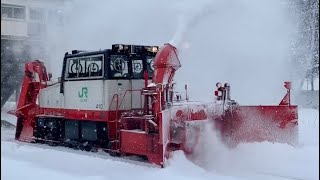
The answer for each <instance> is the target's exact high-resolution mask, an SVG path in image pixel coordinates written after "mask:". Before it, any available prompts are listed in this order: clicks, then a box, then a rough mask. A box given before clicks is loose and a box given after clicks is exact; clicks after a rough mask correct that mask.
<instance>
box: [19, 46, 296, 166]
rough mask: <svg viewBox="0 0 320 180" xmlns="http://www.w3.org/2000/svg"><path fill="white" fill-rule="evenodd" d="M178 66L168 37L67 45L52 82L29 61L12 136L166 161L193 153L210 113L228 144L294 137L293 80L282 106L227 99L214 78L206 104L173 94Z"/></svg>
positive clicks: (39, 65)
mask: <svg viewBox="0 0 320 180" xmlns="http://www.w3.org/2000/svg"><path fill="white" fill-rule="evenodd" d="M180 66H181V65H180V61H179V58H178V55H177V50H176V48H175V47H174V46H172V45H171V44H165V45H164V46H163V47H162V48H161V49H159V48H158V47H157V46H137V45H122V44H115V45H113V46H112V49H106V50H101V51H96V52H82V51H73V52H72V54H68V53H66V55H65V58H64V63H63V68H62V74H61V78H60V79H59V81H57V82H53V81H51V80H50V78H49V75H48V74H47V72H46V68H45V66H44V64H43V62H41V61H38V60H35V61H32V62H29V63H27V64H26V66H25V76H24V81H23V85H22V90H21V94H20V98H19V103H18V106H17V110H16V111H15V114H16V116H17V118H18V120H17V128H16V139H17V140H19V141H25V142H41V143H48V144H51V145H63V146H67V147H72V148H78V149H83V150H87V151H93V150H97V149H103V150H105V151H107V152H109V153H110V154H111V155H122V156H123V155H139V156H144V157H146V158H147V159H148V161H149V162H151V163H154V164H157V165H160V166H162V167H163V166H165V164H166V159H167V158H169V156H170V152H171V151H174V150H183V151H185V152H186V153H192V152H193V149H194V147H195V146H196V145H197V143H198V139H199V133H200V131H201V128H202V127H203V125H205V122H207V121H210V120H213V121H214V122H215V125H216V130H218V131H219V132H221V134H222V137H223V138H224V140H225V141H226V142H233V143H231V144H236V143H239V142H243V141H264V140H268V141H273V142H274V141H279V142H287V143H290V142H292V139H294V138H295V137H296V135H297V131H296V130H297V124H296V123H295V124H293V123H290V122H293V121H295V122H297V106H292V105H290V102H287V100H289V99H290V97H289V95H290V90H289V89H290V88H288V92H287V95H286V97H285V98H284V100H283V101H282V102H281V103H280V105H279V106H239V105H238V104H237V103H235V101H233V100H231V99H230V96H229V92H230V87H229V86H228V85H225V86H224V87H222V86H219V91H221V92H220V93H217V94H216V95H217V100H216V102H214V103H212V104H209V105H208V104H203V103H195V102H183V101H180V102H175V101H174V93H173V92H174V91H173V78H174V74H175V72H176V70H177V69H179V68H180ZM288 85H289V84H288ZM247 112H250V114H251V115H252V114H253V113H254V114H255V115H254V116H250V117H248V116H247V114H248V113H247ZM257 119H259V120H257ZM275 124H276V125H275ZM288 124H290V125H288ZM250 125H251V126H250ZM277 125H280V126H279V127H278V126H277ZM270 128H271V129H270ZM266 129H268V133H265V132H266V131H265V130H266ZM275 129H276V130H275ZM274 132H277V133H274ZM283 134H285V135H286V136H287V137H288V138H283ZM229 140H232V141H229ZM228 144H230V143H228Z"/></svg>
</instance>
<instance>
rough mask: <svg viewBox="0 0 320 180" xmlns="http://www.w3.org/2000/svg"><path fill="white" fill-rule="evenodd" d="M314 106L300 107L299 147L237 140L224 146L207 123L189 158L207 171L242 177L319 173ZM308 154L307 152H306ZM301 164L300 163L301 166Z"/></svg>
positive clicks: (305, 176)
mask: <svg viewBox="0 0 320 180" xmlns="http://www.w3.org/2000/svg"><path fill="white" fill-rule="evenodd" d="M318 112H319V111H318V110H305V109H303V110H300V111H299V120H300V121H299V124H300V129H299V130H300V144H301V146H300V147H299V148H295V147H293V146H289V145H287V144H279V143H269V142H263V143H250V144H240V145H238V146H237V148H235V149H229V148H227V147H226V146H225V145H224V144H223V143H222V141H221V138H220V137H219V134H217V133H215V132H213V131H212V129H213V127H212V124H208V125H207V127H206V129H205V130H204V131H203V133H202V136H201V141H200V143H199V145H198V147H197V148H196V153H195V155H194V157H192V159H193V160H194V161H195V163H196V164H198V165H199V166H201V167H203V168H205V169H206V170H208V171H210V172H216V173H221V174H229V175H236V176H243V177H246V176H247V174H269V175H274V176H283V177H287V178H289V179H290V178H298V179H317V178H318V177H319V170H318V168H319V161H318V158H319V155H318V153H319V148H318V144H319V139H318V136H319V115H318V114H316V113H318ZM307 154H308V155H307ZM301 167H303V168H302V169H301Z"/></svg>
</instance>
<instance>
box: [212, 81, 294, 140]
mask: <svg viewBox="0 0 320 180" xmlns="http://www.w3.org/2000/svg"><path fill="white" fill-rule="evenodd" d="M290 84H291V83H290V82H285V87H286V88H287V94H286V95H285V96H284V98H283V99H282V101H281V102H280V104H279V105H259V106H240V105H238V104H237V103H235V102H234V101H233V100H230V98H229V99H228V98H225V99H224V98H223V97H222V99H221V100H220V101H222V105H220V107H219V106H218V107H217V105H216V107H215V108H216V109H215V113H214V114H212V119H213V120H214V122H215V128H216V130H218V131H219V132H220V135H221V138H222V139H223V142H225V143H226V144H228V145H230V146H235V145H237V144H239V143H250V142H262V141H269V142H273V143H287V144H290V145H296V144H297V143H298V106H296V105H291V104H290ZM226 89H227V90H223V91H224V92H222V94H224V96H225V97H228V93H229V92H228V91H230V87H227V88H226ZM228 89H229V90H228ZM220 94H221V93H220ZM218 99H219V97H218ZM223 104H224V105H223ZM222 106H224V107H222ZM217 108H218V109H219V108H220V112H221V108H222V109H223V110H222V113H220V115H219V113H217Z"/></svg>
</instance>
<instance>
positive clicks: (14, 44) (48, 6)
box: [1, 0, 68, 107]
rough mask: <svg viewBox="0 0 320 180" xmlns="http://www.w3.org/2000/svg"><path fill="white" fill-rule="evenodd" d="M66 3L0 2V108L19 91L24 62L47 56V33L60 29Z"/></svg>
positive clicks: (58, 0)
mask: <svg viewBox="0 0 320 180" xmlns="http://www.w3.org/2000/svg"><path fill="white" fill-rule="evenodd" d="M67 1H68V0H2V1H1V107H2V106H3V105H4V104H5V102H6V101H7V100H8V99H9V97H10V96H11V95H12V94H13V92H14V91H16V90H17V89H19V87H20V83H21V78H22V76H23V68H24V63H25V61H27V60H30V59H44V57H45V56H46V49H45V48H44V47H45V45H44V44H45V41H46V40H45V38H46V35H47V34H46V33H47V30H48V28H50V27H52V26H56V27H58V26H61V27H62V26H63V24H64V18H63V7H64V5H65V3H66V2H67Z"/></svg>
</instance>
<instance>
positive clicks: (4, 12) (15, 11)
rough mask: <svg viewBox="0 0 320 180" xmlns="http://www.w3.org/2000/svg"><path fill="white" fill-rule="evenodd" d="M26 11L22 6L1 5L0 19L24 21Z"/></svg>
mask: <svg viewBox="0 0 320 180" xmlns="http://www.w3.org/2000/svg"><path fill="white" fill-rule="evenodd" d="M25 16H26V10H25V7H23V6H16V5H6V4H1V18H2V19H19V20H24V19H25Z"/></svg>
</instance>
